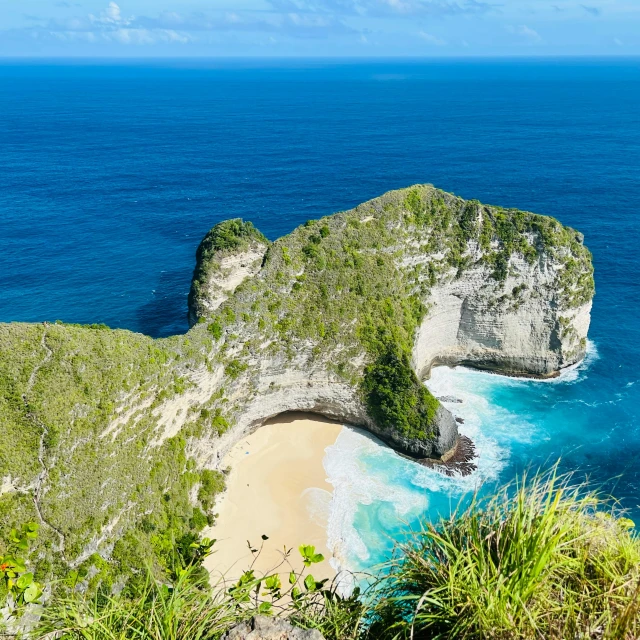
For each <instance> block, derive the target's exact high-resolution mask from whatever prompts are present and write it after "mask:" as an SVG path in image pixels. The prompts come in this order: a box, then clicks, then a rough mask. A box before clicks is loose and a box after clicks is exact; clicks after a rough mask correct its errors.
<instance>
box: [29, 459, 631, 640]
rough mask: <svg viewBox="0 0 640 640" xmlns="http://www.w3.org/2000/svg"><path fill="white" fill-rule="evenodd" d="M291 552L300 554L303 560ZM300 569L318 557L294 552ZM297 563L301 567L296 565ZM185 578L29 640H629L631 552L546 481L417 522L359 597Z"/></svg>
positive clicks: (74, 614) (150, 586) (627, 538)
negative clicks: (277, 629)
mask: <svg viewBox="0 0 640 640" xmlns="http://www.w3.org/2000/svg"><path fill="white" fill-rule="evenodd" d="M303 552H304V553H303ZM301 553H303V557H307V558H308V562H307V563H306V564H307V566H310V565H311V564H312V563H314V562H317V561H318V558H321V556H318V555H314V554H315V552H314V550H313V548H312V547H301ZM305 553H306V556H305ZM197 572H198V568H197V567H192V568H189V569H187V570H186V571H184V572H183V573H181V574H180V575H179V576H178V577H177V580H176V581H175V582H174V583H173V584H171V585H165V584H159V583H158V582H156V581H154V580H152V579H148V580H147V581H146V582H142V583H138V586H137V587H135V588H133V589H132V588H129V591H128V592H127V591H123V592H122V593H121V594H120V595H113V596H108V597H106V596H99V597H96V598H92V599H87V598H84V597H83V596H81V595H79V594H75V595H73V596H72V597H70V598H66V599H61V598H57V599H54V601H53V602H52V603H50V604H49V606H48V607H46V609H45V615H44V617H43V619H42V621H41V624H40V627H39V629H38V630H37V633H36V634H35V637H38V638H41V637H43V636H47V635H48V636H49V637H52V638H53V637H54V636H55V637H56V638H63V639H64V640H134V639H135V640H218V638H220V636H221V635H222V634H223V633H224V631H226V630H227V629H228V628H230V627H232V626H234V625H235V624H238V623H239V622H241V621H242V620H244V619H247V618H249V617H251V616H253V615H256V614H267V615H276V616H281V617H286V618H288V619H289V620H290V621H291V622H292V623H294V624H295V625H297V626H301V627H305V628H317V629H319V630H320V631H321V632H322V633H323V634H324V636H325V638H327V640H409V639H413V638H415V639H420V640H436V639H447V640H467V639H473V640H484V639H496V640H503V639H504V640H529V639H531V640H533V639H551V640H556V639H557V640H560V639H563V640H564V639H567V640H568V639H571V640H583V639H584V640H586V639H589V640H591V639H593V640H635V639H637V638H640V540H639V539H638V536H637V535H636V533H635V531H634V529H633V523H632V522H631V521H630V520H627V519H625V518H624V517H621V516H620V514H618V513H617V512H616V511H615V509H614V508H613V505H612V503H611V502H610V501H608V500H606V499H604V498H603V497H602V496H600V495H599V494H598V493H597V492H593V491H589V490H588V489H587V488H586V487H585V486H581V485H579V486H573V485H572V484H571V481H570V478H568V477H558V476H557V475H556V473H555V471H552V472H550V473H548V474H543V475H537V476H535V477H533V478H531V479H527V478H524V479H523V480H522V481H521V482H519V483H515V484H512V485H509V486H507V487H505V488H503V489H501V490H500V491H499V492H498V493H496V494H495V495H494V496H493V497H491V498H488V499H486V500H481V499H474V500H473V501H472V502H471V504H470V505H469V506H467V507H466V508H460V509H459V510H458V511H457V512H456V513H454V514H453V515H452V516H451V517H450V518H448V519H446V520H442V521H440V522H438V523H435V524H425V526H424V529H423V530H422V531H420V532H417V533H415V534H414V535H413V536H412V538H411V540H410V542H409V543H408V544H405V545H403V546H401V547H399V548H398V550H397V553H396V554H395V556H394V558H393V560H392V561H390V562H389V563H388V564H387V565H386V566H384V567H382V569H381V572H380V574H379V575H378V577H376V578H373V579H370V580H369V583H370V584H369V587H368V588H367V590H366V591H365V592H364V593H362V594H361V593H360V592H359V591H356V592H355V593H354V594H353V595H352V596H351V597H348V598H343V597H341V596H340V595H339V593H338V589H337V588H336V585H335V584H331V585H325V584H323V583H316V582H315V581H314V580H313V578H312V577H311V576H309V574H308V573H307V574H305V575H303V573H304V572H303V573H299V574H295V572H294V574H295V575H294V574H292V575H293V577H292V578H291V580H290V581H289V584H287V585H286V586H285V585H284V584H283V583H284V582H287V580H286V578H285V579H283V581H282V582H281V581H280V579H279V578H278V579H276V578H274V577H273V576H274V575H277V574H278V575H281V574H282V572H281V571H278V572H277V574H272V575H271V576H262V577H256V576H255V574H254V572H253V571H252V570H249V571H248V572H247V573H245V575H244V576H243V578H242V580H241V581H239V582H237V583H234V584H233V585H228V584H224V583H220V584H218V585H215V586H213V587H211V586H209V585H206V584H203V583H202V581H199V580H198V579H197V575H198V573H197Z"/></svg>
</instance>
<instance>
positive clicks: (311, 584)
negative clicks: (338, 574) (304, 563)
mask: <svg viewBox="0 0 640 640" xmlns="http://www.w3.org/2000/svg"><path fill="white" fill-rule="evenodd" d="M304 586H305V587H307V590H308V591H315V588H316V579H315V578H314V577H313V576H312V575H311V574H309V575H308V576H307V577H306V578H305V579H304Z"/></svg>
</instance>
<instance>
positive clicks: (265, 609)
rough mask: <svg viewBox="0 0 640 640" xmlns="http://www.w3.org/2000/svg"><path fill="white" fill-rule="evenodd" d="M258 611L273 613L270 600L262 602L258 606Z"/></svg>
mask: <svg viewBox="0 0 640 640" xmlns="http://www.w3.org/2000/svg"><path fill="white" fill-rule="evenodd" d="M258 611H259V612H260V613H271V603H270V602H262V603H261V604H260V606H259V607H258Z"/></svg>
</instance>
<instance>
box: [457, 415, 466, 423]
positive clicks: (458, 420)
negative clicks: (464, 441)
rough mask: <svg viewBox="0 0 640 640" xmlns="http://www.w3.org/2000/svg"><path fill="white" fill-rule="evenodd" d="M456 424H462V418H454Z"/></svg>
mask: <svg viewBox="0 0 640 640" xmlns="http://www.w3.org/2000/svg"><path fill="white" fill-rule="evenodd" d="M456 422H457V423H458V424H464V418H458V416H456Z"/></svg>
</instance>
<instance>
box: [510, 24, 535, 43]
mask: <svg viewBox="0 0 640 640" xmlns="http://www.w3.org/2000/svg"><path fill="white" fill-rule="evenodd" d="M507 31H508V32H509V33H513V34H515V35H517V36H520V37H521V38H522V39H523V40H526V41H527V42H529V43H535V42H542V38H541V37H540V34H539V33H538V32H537V31H536V30H535V29H532V28H531V27H528V26H527V25H526V24H521V25H517V26H513V25H507Z"/></svg>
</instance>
